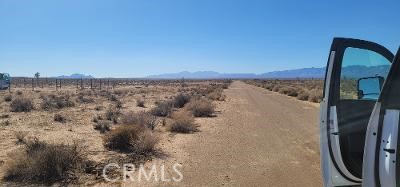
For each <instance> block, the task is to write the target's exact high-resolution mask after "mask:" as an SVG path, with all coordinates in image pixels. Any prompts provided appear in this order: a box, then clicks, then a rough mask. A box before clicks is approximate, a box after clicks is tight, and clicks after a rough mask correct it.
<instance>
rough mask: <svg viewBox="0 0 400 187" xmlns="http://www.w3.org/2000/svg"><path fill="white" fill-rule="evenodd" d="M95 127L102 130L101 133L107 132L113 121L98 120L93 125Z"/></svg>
mask: <svg viewBox="0 0 400 187" xmlns="http://www.w3.org/2000/svg"><path fill="white" fill-rule="evenodd" d="M93 128H94V129H95V130H98V131H100V133H105V132H107V131H110V130H111V122H110V121H107V120H100V121H96V124H95V125H94V126H93Z"/></svg>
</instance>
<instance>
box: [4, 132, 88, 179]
mask: <svg viewBox="0 0 400 187" xmlns="http://www.w3.org/2000/svg"><path fill="white" fill-rule="evenodd" d="M85 163H86V158H85V156H84V155H83V154H82V153H81V151H80V149H79V147H78V146H77V145H76V144H74V145H65V144H58V145H56V144H48V143H45V142H41V141H38V140H37V139H36V140H34V141H32V142H27V143H26V145H25V148H24V150H23V151H22V152H21V153H20V154H18V155H15V157H14V158H13V161H12V162H11V163H9V165H8V167H7V168H6V173H5V177H4V179H5V180H7V181H16V182H43V183H53V182H56V181H60V180H66V179H70V178H75V177H76V173H77V172H79V171H82V170H83V168H84V165H85Z"/></svg>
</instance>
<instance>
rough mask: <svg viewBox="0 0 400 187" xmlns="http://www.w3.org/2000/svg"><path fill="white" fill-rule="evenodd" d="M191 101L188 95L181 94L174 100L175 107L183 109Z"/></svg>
mask: <svg viewBox="0 0 400 187" xmlns="http://www.w3.org/2000/svg"><path fill="white" fill-rule="evenodd" d="M189 101H190V96H189V95H187V94H183V93H179V94H178V95H177V96H176V97H175V98H174V100H173V102H174V107H176V108H182V107H183V106H185V104H186V103H188V102H189Z"/></svg>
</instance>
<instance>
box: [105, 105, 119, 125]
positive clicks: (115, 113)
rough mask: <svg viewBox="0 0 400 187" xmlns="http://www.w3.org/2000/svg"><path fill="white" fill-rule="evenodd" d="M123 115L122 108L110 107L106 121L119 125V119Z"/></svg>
mask: <svg viewBox="0 0 400 187" xmlns="http://www.w3.org/2000/svg"><path fill="white" fill-rule="evenodd" d="M120 115H121V108H118V107H116V106H110V107H109V108H108V109H107V111H106V119H107V120H110V121H112V122H114V123H118V118H119V116H120Z"/></svg>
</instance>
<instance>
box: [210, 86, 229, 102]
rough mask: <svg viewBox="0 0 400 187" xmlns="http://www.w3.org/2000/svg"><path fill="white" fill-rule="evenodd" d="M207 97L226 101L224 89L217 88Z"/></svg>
mask: <svg viewBox="0 0 400 187" xmlns="http://www.w3.org/2000/svg"><path fill="white" fill-rule="evenodd" d="M207 98H208V99H211V100H214V101H224V100H225V95H223V94H222V89H220V88H217V89H215V90H214V91H213V92H211V93H209V94H207Z"/></svg>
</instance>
